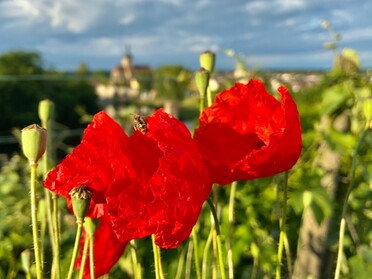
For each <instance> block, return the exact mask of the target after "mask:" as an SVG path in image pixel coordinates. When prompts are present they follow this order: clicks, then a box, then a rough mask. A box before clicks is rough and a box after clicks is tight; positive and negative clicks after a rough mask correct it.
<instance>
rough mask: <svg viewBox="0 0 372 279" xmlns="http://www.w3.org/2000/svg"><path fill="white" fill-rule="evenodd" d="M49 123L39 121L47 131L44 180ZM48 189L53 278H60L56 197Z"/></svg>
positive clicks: (50, 133) (48, 156)
mask: <svg viewBox="0 0 372 279" xmlns="http://www.w3.org/2000/svg"><path fill="white" fill-rule="evenodd" d="M50 123H51V121H48V120H46V119H44V120H43V121H41V126H42V127H43V128H45V129H46V130H47V131H48V135H49V136H48V140H47V148H46V149H45V153H44V160H43V163H44V176H45V178H46V176H47V174H48V171H49V164H50V150H51V138H52V129H51V125H50ZM51 195H52V200H53V204H52V205H53V207H52V206H51V202H50V198H51V197H50V196H51ZM51 195H50V191H49V190H48V189H45V199H46V204H47V218H48V223H49V234H50V237H51V243H52V251H53V272H52V275H53V278H55V279H60V278H61V263H60V253H61V251H60V250H61V248H60V235H59V224H58V222H59V221H58V196H57V195H56V194H55V193H53V192H52V193H51Z"/></svg>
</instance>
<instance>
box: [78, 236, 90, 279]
mask: <svg viewBox="0 0 372 279" xmlns="http://www.w3.org/2000/svg"><path fill="white" fill-rule="evenodd" d="M88 248H89V242H88V241H87V240H85V242H84V248H83V255H82V256H81V265H80V271H79V279H83V277H84V270H85V264H86V261H87V257H88Z"/></svg>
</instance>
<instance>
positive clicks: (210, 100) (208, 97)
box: [207, 85, 212, 107]
mask: <svg viewBox="0 0 372 279" xmlns="http://www.w3.org/2000/svg"><path fill="white" fill-rule="evenodd" d="M211 105H212V90H211V88H210V87H209V85H208V87H207V106H208V107H210V106H211Z"/></svg>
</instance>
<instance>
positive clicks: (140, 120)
mask: <svg viewBox="0 0 372 279" xmlns="http://www.w3.org/2000/svg"><path fill="white" fill-rule="evenodd" d="M133 121H134V125H133V128H134V130H138V131H141V132H142V133H146V132H147V124H146V121H145V118H144V117H143V116H141V115H139V114H133Z"/></svg>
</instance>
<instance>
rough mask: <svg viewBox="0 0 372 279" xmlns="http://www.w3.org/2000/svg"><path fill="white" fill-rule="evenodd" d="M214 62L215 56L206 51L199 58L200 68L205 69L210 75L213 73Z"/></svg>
mask: <svg viewBox="0 0 372 279" xmlns="http://www.w3.org/2000/svg"><path fill="white" fill-rule="evenodd" d="M215 61H216V54H215V53H214V52H212V51H209V50H206V51H204V52H202V53H201V54H200V56H199V62H200V67H202V68H204V69H206V70H207V71H208V72H209V73H210V74H211V73H213V70H214V65H215Z"/></svg>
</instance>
